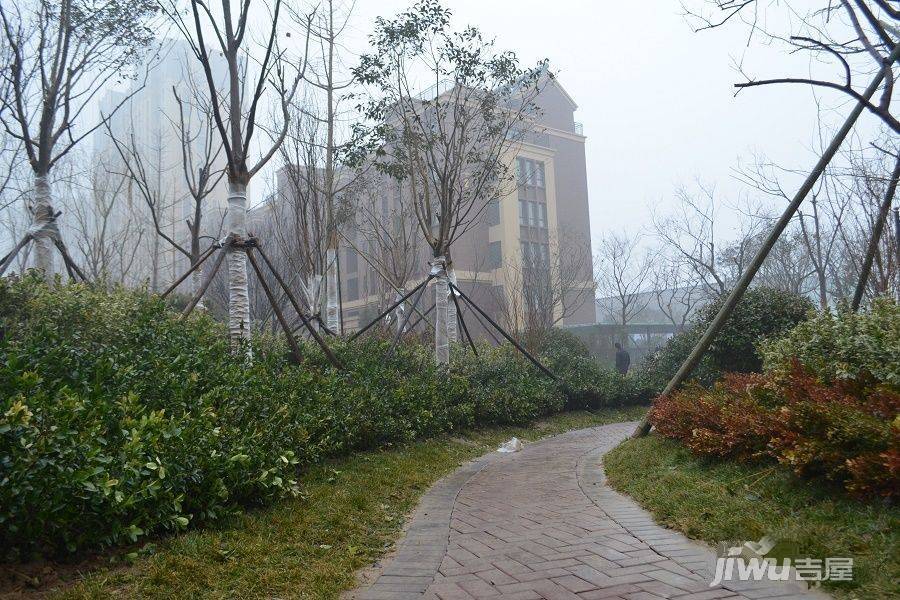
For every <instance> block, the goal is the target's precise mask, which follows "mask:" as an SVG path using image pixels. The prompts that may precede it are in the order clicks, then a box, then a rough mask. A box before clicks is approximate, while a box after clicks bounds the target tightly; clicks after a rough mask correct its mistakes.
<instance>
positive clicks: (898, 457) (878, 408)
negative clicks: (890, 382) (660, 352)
mask: <svg viewBox="0 0 900 600" xmlns="http://www.w3.org/2000/svg"><path fill="white" fill-rule="evenodd" d="M898 415H900V394H898V393H897V392H895V391H893V390H891V389H888V388H887V387H884V386H879V387H874V388H867V387H864V386H863V385H862V384H860V383H859V382H854V381H847V382H842V383H839V384H834V385H825V384H823V383H821V382H819V381H818V380H817V379H816V378H814V377H813V376H811V375H810V374H808V373H807V372H806V371H804V370H803V369H802V368H801V367H800V366H799V365H794V368H793V370H792V371H791V372H790V373H789V374H788V376H787V377H779V378H774V377H770V376H766V375H745V374H740V375H738V374H731V375H727V376H725V377H724V378H723V379H722V380H721V381H720V382H718V383H716V384H715V386H714V387H713V388H712V389H709V390H707V389H705V388H703V387H700V386H698V385H692V386H689V387H686V388H685V389H683V390H682V391H679V392H676V393H675V394H671V395H669V396H665V397H660V398H659V399H657V401H656V403H655V404H654V407H653V409H652V410H651V412H650V419H651V421H652V422H653V424H654V426H656V429H657V431H658V432H659V433H660V434H661V435H664V436H666V437H670V438H674V439H678V440H680V441H681V442H683V443H684V444H685V445H686V446H687V447H688V448H690V449H691V451H693V452H694V453H696V454H699V455H703V456H714V457H719V458H733V459H737V460H753V459H759V458H769V459H775V460H777V461H779V462H780V463H782V464H784V465H786V466H789V467H790V468H791V469H792V470H793V471H794V472H795V473H797V474H798V475H801V476H807V477H822V478H825V479H827V480H829V481H833V482H836V483H840V484H842V485H844V486H845V488H846V489H847V491H848V492H850V493H852V494H854V495H858V496H867V495H873V494H877V495H883V496H891V495H894V494H896V493H897V489H896V488H897V481H898V480H900V479H898V477H900V416H898Z"/></svg>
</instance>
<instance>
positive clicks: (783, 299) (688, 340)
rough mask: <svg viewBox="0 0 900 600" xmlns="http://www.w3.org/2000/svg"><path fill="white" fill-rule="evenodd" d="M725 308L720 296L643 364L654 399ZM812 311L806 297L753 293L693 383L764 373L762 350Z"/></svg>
mask: <svg viewBox="0 0 900 600" xmlns="http://www.w3.org/2000/svg"><path fill="white" fill-rule="evenodd" d="M724 302H725V297H724V296H722V297H720V298H719V299H717V300H715V301H714V302H711V303H710V304H707V305H706V306H703V307H702V308H701V309H700V310H698V311H697V313H696V314H695V315H694V317H693V318H692V320H691V324H690V326H689V327H688V328H687V329H685V330H684V331H682V332H681V333H678V334H677V335H675V336H673V337H672V338H670V339H669V340H668V341H667V342H666V344H665V345H664V346H663V347H662V348H661V349H660V350H659V351H658V352H656V353H654V354H651V355H649V356H648V357H647V358H646V359H645V361H644V363H643V364H642V365H641V370H642V371H643V373H644V377H645V378H646V379H647V381H648V385H649V386H650V387H651V388H652V389H653V390H654V391H655V392H656V393H659V392H661V391H662V390H663V388H665V386H666V384H667V383H668V382H669V380H670V379H671V378H672V376H674V375H675V373H676V372H677V371H678V368H679V367H680V366H681V364H682V363H683V362H684V361H685V359H686V358H687V357H688V355H689V354H690V352H691V350H693V348H694V346H695V345H696V344H697V342H698V341H699V340H700V338H701V337H702V336H703V332H704V331H706V328H707V327H708V326H709V324H710V322H711V321H712V320H713V318H714V317H715V316H716V314H717V313H718V312H719V310H720V309H721V308H722V305H723V304H724ZM814 310H815V307H814V306H813V304H812V303H811V302H810V301H809V300H808V299H807V298H805V297H804V296H800V295H797V294H792V293H790V292H784V291H781V290H775V289H771V288H765V287H756V288H750V289H749V290H747V292H746V293H745V294H744V296H743V297H742V298H741V301H740V302H738V304H737V306H736V307H735V309H734V312H733V313H732V314H731V317H730V318H729V319H728V321H727V322H726V323H725V326H724V327H723V328H722V330H721V331H720V332H719V335H717V336H716V339H715V340H714V341H713V343H712V345H711V346H710V348H709V350H708V351H707V353H706V354H705V355H704V357H703V359H702V360H701V361H700V364H699V365H698V366H697V368H696V369H695V370H694V373H693V379H695V380H696V381H698V382H700V383H701V384H703V385H710V384H712V383H713V382H714V381H716V380H717V379H719V378H720V377H721V376H722V374H723V373H729V372H731V373H758V372H759V371H761V370H762V357H761V355H760V353H759V350H758V346H759V344H760V343H762V342H763V341H764V340H766V339H768V338H771V337H777V336H779V335H781V334H783V333H784V332H786V331H788V330H790V329H791V328H792V327H794V326H795V325H797V324H798V323H800V322H802V321H804V320H805V319H807V318H808V317H809V316H810V314H812V313H813V312H814Z"/></svg>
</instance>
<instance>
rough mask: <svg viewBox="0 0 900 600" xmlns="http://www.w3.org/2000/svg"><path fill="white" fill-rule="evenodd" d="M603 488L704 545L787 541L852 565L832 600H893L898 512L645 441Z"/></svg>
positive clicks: (612, 467) (625, 454)
mask: <svg viewBox="0 0 900 600" xmlns="http://www.w3.org/2000/svg"><path fill="white" fill-rule="evenodd" d="M604 465H605V470H606V474H607V476H608V478H609V481H610V483H611V484H612V485H613V487H614V488H616V489H617V490H619V491H620V492H623V493H626V494H628V495H629V496H631V497H632V498H634V499H635V500H636V501H638V502H639V503H640V504H641V505H642V506H644V507H645V508H646V509H648V510H650V511H651V512H652V513H653V515H654V516H655V517H656V519H657V521H659V522H660V523H662V524H664V525H666V526H667V527H671V528H673V529H677V530H678V531H681V532H683V533H685V534H686V535H688V536H690V537H692V538H696V539H700V540H703V541H706V542H708V543H710V544H715V543H716V542H719V541H723V540H732V539H740V540H758V539H759V538H761V537H762V536H763V535H771V536H773V537H774V538H775V539H779V540H791V541H793V542H796V543H797V544H798V545H799V549H800V551H801V552H802V553H805V554H807V555H808V556H812V557H821V558H824V557H828V556H843V557H853V559H854V565H853V567H854V568H853V573H854V577H855V581H854V584H853V585H852V586H848V585H846V584H837V587H828V586H826V589H827V590H828V591H829V592H831V593H833V594H834V595H835V596H837V597H839V598H860V599H863V598H866V599H868V598H871V599H881V598H898V597H900V592H898V582H900V545H898V537H900V510H898V509H897V508H896V507H895V508H890V507H887V506H884V505H883V504H881V503H872V504H865V503H861V502H856V501H853V500H850V499H848V498H847V497H846V496H843V495H842V494H841V493H840V492H838V491H835V490H830V489H826V488H824V487H823V486H822V485H821V484H819V485H817V484H815V483H811V482H804V481H800V480H798V479H796V478H794V477H793V476H792V475H791V474H790V473H789V472H788V471H786V470H784V469H782V468H780V467H777V466H775V467H773V466H771V465H742V464H737V463H723V462H710V461H709V460H705V459H701V458H697V457H694V456H692V455H691V453H690V452H689V451H688V450H687V449H686V448H684V446H682V445H680V444H679V443H677V442H675V441H672V440H668V439H665V438H662V437H660V436H656V435H650V436H647V437H645V438H640V439H635V440H629V441H627V442H626V443H624V444H622V445H620V446H619V447H618V448H616V449H615V450H613V451H612V452H610V453H609V454H608V455H607V456H606V457H605V460H604Z"/></svg>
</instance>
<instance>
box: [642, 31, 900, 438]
mask: <svg viewBox="0 0 900 600" xmlns="http://www.w3.org/2000/svg"><path fill="white" fill-rule="evenodd" d="M898 58H900V44H897V45H895V46H894V48H893V50H892V51H891V55H890V56H889V57H888V58H887V59H886V60H885V62H884V64H883V65H882V68H881V69H879V70H878V73H877V74H876V75H875V77H874V78H873V79H872V82H871V83H870V84H869V87H867V88H866V91H865V92H863V94H862V96H860V98H859V100H858V101H857V103H856V106H854V107H853V110H852V111H851V112H850V114H849V115H848V116H847V119H846V120H845V121H844V124H843V125H842V126H841V128H840V129H839V130H838V131H837V133H836V134H835V135H834V138H833V139H832V140H831V143H830V144H828V148H826V149H825V152H824V153H823V154H822V156H821V157H819V160H818V161H817V162H816V164H815V166H814V167H813V168H812V171H810V172H809V175H808V176H807V177H806V180H804V182H803V184H802V185H801V186H800V189H798V190H797V193H796V194H794V198H793V199H792V200H791V202H790V204H788V206H787V208H785V209H784V212H783V213H782V215H781V217H780V218H779V219H778V221H777V222H776V223H775V227H773V228H772V231H770V232H769V235H768V237H766V239H765V241H764V242H763V244H762V246H761V247H760V249H759V252H757V253H756V256H754V257H753V260H752V261H751V262H750V265H749V266H748V267H747V269H746V270H745V271H744V273H743V275H741V278H740V279H739V280H738V281H737V283H736V284H735V285H734V289H732V290H731V293H730V294H728V297H727V298H726V299H725V302H724V304H722V308H720V309H719V313H718V314H717V315H716V316H715V317H714V318H713V320H712V321H711V322H710V324H709V326H708V327H707V328H706V331H705V332H704V333H703V337H701V338H700V340H699V341H698V342H697V345H696V346H694V349H693V350H692V351H691V353H690V355H688V357H687V359H685V361H684V363H683V364H682V365H681V367H680V368H679V369H678V372H677V373H675V376H674V377H672V379H671V380H670V381H669V383H668V385H666V389H664V390H663V393H662V395H663V396H665V395H667V394H671V393H672V392H674V391H675V390H676V389H678V387H679V386H681V384H682V383H684V381H685V380H686V379H687V378H688V377H689V376H690V374H691V373H692V372H693V371H694V368H696V366H697V364H698V363H699V362H700V359H701V358H703V355H704V354H705V353H706V351H707V350H708V349H709V347H710V345H711V344H712V343H713V341H714V340H715V339H716V336H717V335H719V332H720V331H721V330H722V327H724V326H725V322H726V321H727V320H728V318H729V317H730V316H731V313H732V312H733V311H734V307H735V306H737V303H738V302H740V300H741V298H742V297H743V296H744V292H746V291H747V288H748V287H750V282H751V281H753V278H754V277H755V276H756V272H757V271H759V268H760V267H761V266H762V263H763V261H764V260H765V259H766V256H768V255H769V251H770V250H771V249H772V247H773V246H774V245H775V242H777V241H778V238H779V237H781V234H782V232H783V231H784V230H785V228H786V227H787V226H788V223H790V221H791V219H792V218H793V217H794V213H796V212H797V209H798V208H800V204H802V203H803V200H804V199H805V198H806V196H807V194H809V192H810V190H811V189H812V188H813V186H814V185H815V183H816V181H817V180H818V179H819V177H821V175H822V173H823V172H824V171H825V167H827V166H828V163H830V162H831V159H832V158H834V155H835V154H837V151H838V150H839V149H840V147H841V144H842V143H843V142H844V140H845V139H846V138H847V136H848V135H849V134H850V130H851V129H853V125H854V123H856V120H857V119H858V118H859V115H861V114H862V112H863V110H864V109H865V108H866V104H867V103H868V102H869V100H871V98H872V96H874V95H875V92H876V91H878V88H879V86H880V85H881V82H882V81H883V80H884V76H885V73H888V72H890V66H891V65H892V64H893V63H894V61H896V60H897V59H898ZM651 427H652V424H651V423H650V421H649V419H648V418H647V417H646V416H645V417H644V418H643V419H641V422H640V424H639V425H638V426H637V428H636V429H635V430H634V433H633V434H632V436H633V437H641V436H644V435H647V434H648V433H650V428H651Z"/></svg>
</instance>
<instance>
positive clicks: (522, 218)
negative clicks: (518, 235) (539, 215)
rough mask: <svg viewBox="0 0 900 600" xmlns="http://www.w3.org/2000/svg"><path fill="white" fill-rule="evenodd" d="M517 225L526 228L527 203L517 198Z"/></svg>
mask: <svg viewBox="0 0 900 600" xmlns="http://www.w3.org/2000/svg"><path fill="white" fill-rule="evenodd" d="M519 225H521V226H522V227H528V202H526V201H525V200H523V199H521V198H519Z"/></svg>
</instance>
